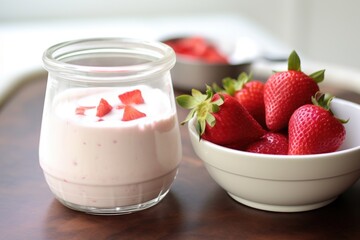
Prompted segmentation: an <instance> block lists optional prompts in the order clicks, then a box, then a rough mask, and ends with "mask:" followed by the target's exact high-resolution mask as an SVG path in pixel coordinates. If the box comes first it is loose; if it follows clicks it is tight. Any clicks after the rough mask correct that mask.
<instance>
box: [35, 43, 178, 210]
mask: <svg viewBox="0 0 360 240" xmlns="http://www.w3.org/2000/svg"><path fill="white" fill-rule="evenodd" d="M43 62H44V67H45V69H46V70H47V71H48V83H47V89H46V96H45V103H44V110H43V118H42V126H41V135H40V145H39V161H40V166H41V168H42V170H43V172H44V175H45V179H46V182H47V184H48V185H49V187H50V190H51V191H52V192H53V194H54V195H55V197H56V198H57V199H58V200H59V201H60V202H61V203H62V204H64V205H65V206H67V207H69V208H72V209H75V210H79V211H83V212H87V213H93V214H124V213H131V212H134V211H139V210H142V209H146V208H148V207H151V206H153V205H155V204H157V203H158V202H159V201H160V200H161V199H163V198H164V197H165V195H166V194H167V193H168V191H169V189H170V187H171V185H172V183H173V181H174V179H175V176H176V174H177V170H178V166H179V163H180V160H181V157H182V155H181V139H180V132H179V124H178V119H177V115H176V106H175V99H174V92H173V87H172V81H171V75H170V69H171V68H172V67H173V66H174V64H175V54H174V52H173V50H172V49H171V48H170V47H168V46H167V45H165V44H162V43H159V42H151V41H143V40H136V39H126V38H102V39H84V40H78V41H69V42H65V43H60V44H57V45H55V46H52V47H50V48H49V49H47V50H46V51H45V53H44V55H43Z"/></svg>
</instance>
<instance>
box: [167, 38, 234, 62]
mask: <svg viewBox="0 0 360 240" xmlns="http://www.w3.org/2000/svg"><path fill="white" fill-rule="evenodd" d="M165 43H166V44H168V45H169V46H170V47H172V48H173V49H174V51H175V52H176V54H179V55H181V56H183V57H186V58H190V59H195V60H202V61H205V62H209V63H227V62H228V61H227V58H226V57H225V56H224V55H223V54H221V53H220V52H219V51H218V50H217V49H216V47H215V46H213V45H212V44H211V43H209V42H208V41H207V40H206V39H205V38H203V37H198V36H193V37H187V38H181V39H178V40H170V41H166V42H165Z"/></svg>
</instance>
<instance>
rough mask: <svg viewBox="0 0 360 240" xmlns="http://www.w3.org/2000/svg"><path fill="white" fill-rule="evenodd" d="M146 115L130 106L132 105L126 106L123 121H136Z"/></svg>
mask: <svg viewBox="0 0 360 240" xmlns="http://www.w3.org/2000/svg"><path fill="white" fill-rule="evenodd" d="M145 116H146V114H145V113H143V112H140V111H138V110H137V109H136V108H134V107H132V106H130V105H126V106H125V108H124V114H123V117H122V119H121V120H122V121H131V120H135V119H138V118H142V117H145Z"/></svg>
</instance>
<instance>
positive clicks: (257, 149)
mask: <svg viewBox="0 0 360 240" xmlns="http://www.w3.org/2000/svg"><path fill="white" fill-rule="evenodd" d="M288 146H289V144H288V139H287V136H285V135H284V134H281V133H273V132H268V133H266V134H265V135H264V136H262V137H261V138H260V139H259V140H258V141H256V142H253V143H251V144H250V145H249V146H247V148H246V149H245V151H247V152H253V153H263V154H281V155H287V153H288Z"/></svg>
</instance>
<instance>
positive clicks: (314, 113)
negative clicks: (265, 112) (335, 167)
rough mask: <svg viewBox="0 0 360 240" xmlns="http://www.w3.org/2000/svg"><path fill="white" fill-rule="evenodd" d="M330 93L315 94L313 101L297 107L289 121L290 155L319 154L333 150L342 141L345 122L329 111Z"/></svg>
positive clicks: (344, 133) (344, 132)
mask: <svg viewBox="0 0 360 240" xmlns="http://www.w3.org/2000/svg"><path fill="white" fill-rule="evenodd" d="M332 98H333V97H332V96H330V95H327V94H321V93H317V94H316V96H315V97H314V98H313V104H307V105H304V106H301V107H300V108H298V109H297V110H296V111H295V112H294V113H293V115H292V116H291V118H290V121H289V154H293V155H303V154H318V153H328V152H333V151H336V150H337V149H338V148H339V147H340V146H341V144H342V143H343V141H344V140H345V135H346V130H345V127H344V126H343V123H346V122H347V121H343V120H339V119H337V118H335V116H334V115H333V113H332V112H331V110H330V107H329V106H330V102H331V100H332Z"/></svg>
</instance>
